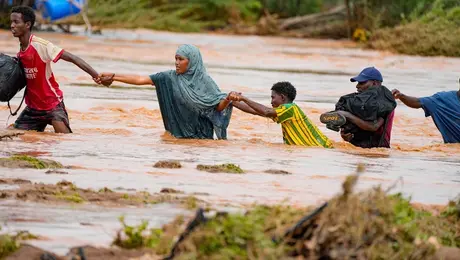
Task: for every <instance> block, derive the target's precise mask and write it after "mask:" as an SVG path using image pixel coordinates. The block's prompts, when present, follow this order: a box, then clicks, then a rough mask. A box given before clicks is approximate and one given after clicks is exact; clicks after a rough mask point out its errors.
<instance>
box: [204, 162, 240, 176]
mask: <svg viewBox="0 0 460 260" xmlns="http://www.w3.org/2000/svg"><path fill="white" fill-rule="evenodd" d="M196 168H197V169H198V170H199V171H205V172H210V173H233V174H242V173H244V171H243V169H241V168H240V166H238V165H235V164H233V163H226V164H219V165H203V164H198V165H197V166H196Z"/></svg>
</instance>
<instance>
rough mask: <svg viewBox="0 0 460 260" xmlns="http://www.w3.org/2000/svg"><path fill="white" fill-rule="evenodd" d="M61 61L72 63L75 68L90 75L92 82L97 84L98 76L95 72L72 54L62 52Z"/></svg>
mask: <svg viewBox="0 0 460 260" xmlns="http://www.w3.org/2000/svg"><path fill="white" fill-rule="evenodd" d="M61 59H63V60H65V61H68V62H72V63H73V64H75V65H76V66H78V67H79V68H80V69H82V70H83V71H85V72H86V73H88V74H89V75H91V77H92V78H93V80H94V81H96V82H98V83H99V74H98V73H97V71H96V70H94V69H93V67H91V66H90V65H89V64H88V63H86V62H85V61H84V60H83V59H81V58H80V57H78V56H75V55H73V54H72V53H70V52H68V51H64V52H63V53H62V55H61Z"/></svg>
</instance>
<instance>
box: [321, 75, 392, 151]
mask: <svg viewBox="0 0 460 260" xmlns="http://www.w3.org/2000/svg"><path fill="white" fill-rule="evenodd" d="M350 81H351V82H357V84H356V89H357V93H352V94H349V95H346V96H343V97H341V99H340V100H339V102H338V103H337V104H336V111H332V112H328V113H324V114H322V115H321V116H320V121H321V122H322V123H324V124H326V125H327V126H328V128H330V129H333V127H334V126H335V127H337V130H336V131H338V129H339V128H340V135H341V137H342V138H343V140H345V141H347V142H350V143H351V144H353V145H355V146H359V147H362V148H373V147H386V148H390V140H391V130H392V127H393V118H394V109H395V108H396V101H395V99H394V97H393V96H392V93H391V91H390V90H388V89H387V88H386V87H384V86H383V85H382V82H383V77H382V74H381V73H380V71H379V70H378V69H376V68H375V67H367V68H365V69H363V70H362V71H361V72H360V73H359V75H358V76H356V77H353V78H351V79H350ZM371 89H372V91H373V93H374V94H373V95H374V96H372V95H371V94H370V92H367V93H366V94H364V93H365V92H366V91H368V90H371ZM375 93H377V94H378V95H379V96H378V97H375ZM364 95H368V96H364ZM367 97H372V98H374V100H376V102H378V103H379V105H378V106H377V105H375V104H371V103H372V102H367V103H365V100H366V99H367ZM343 100H345V101H343ZM363 100H364V101H363ZM341 102H342V105H343V107H349V108H351V107H353V106H355V107H356V106H357V104H361V103H359V102H364V103H362V104H364V105H365V106H366V109H368V108H369V107H371V108H372V109H373V110H374V111H375V114H376V115H378V116H377V117H376V118H375V119H374V120H366V119H365V118H364V116H362V113H351V112H350V111H346V110H340V109H338V107H339V104H341ZM347 102H348V103H347ZM374 103H375V102H374ZM344 104H345V105H344ZM364 113H365V112H364ZM347 122H348V123H351V124H353V125H354V127H357V130H355V131H347V130H346V129H345V127H344V126H345V124H346V123H347ZM331 125H332V127H331ZM333 130H334V129H333Z"/></svg>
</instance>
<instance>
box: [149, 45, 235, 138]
mask: <svg viewBox="0 0 460 260" xmlns="http://www.w3.org/2000/svg"><path fill="white" fill-rule="evenodd" d="M176 54H178V55H180V56H183V57H185V58H187V59H188V60H189V64H188V68H187V71H186V72H185V73H183V74H177V73H176V71H175V70H171V71H165V72H161V73H158V74H155V75H151V76H150V77H151V79H152V81H153V82H154V83H155V86H156V91H157V96H158V101H159V103H160V109H161V113H162V116H163V123H164V125H165V129H166V130H167V131H169V132H170V133H171V134H172V135H174V136H175V137H178V138H204V139H213V133H214V132H215V134H216V136H217V138H218V139H226V137H227V127H228V124H229V122H230V117H231V113H232V106H231V105H230V106H229V107H227V108H226V109H225V110H223V111H221V112H217V111H216V106H217V105H218V104H219V103H220V101H221V100H222V99H224V98H225V97H226V96H227V94H225V93H223V92H222V91H220V89H219V87H218V86H217V84H216V83H215V82H214V80H213V79H212V78H211V77H210V76H209V75H208V73H207V72H206V68H205V66H204V64H203V59H202V57H201V53H200V50H199V49H198V48H197V47H195V46H193V45H190V44H185V45H181V46H180V47H179V48H178V49H177V52H176Z"/></svg>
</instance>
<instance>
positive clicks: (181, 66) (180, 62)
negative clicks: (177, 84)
mask: <svg viewBox="0 0 460 260" xmlns="http://www.w3.org/2000/svg"><path fill="white" fill-rule="evenodd" d="M187 68H188V59H187V58H185V57H184V56H180V55H176V73H177V74H184V73H185V72H187Z"/></svg>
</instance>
